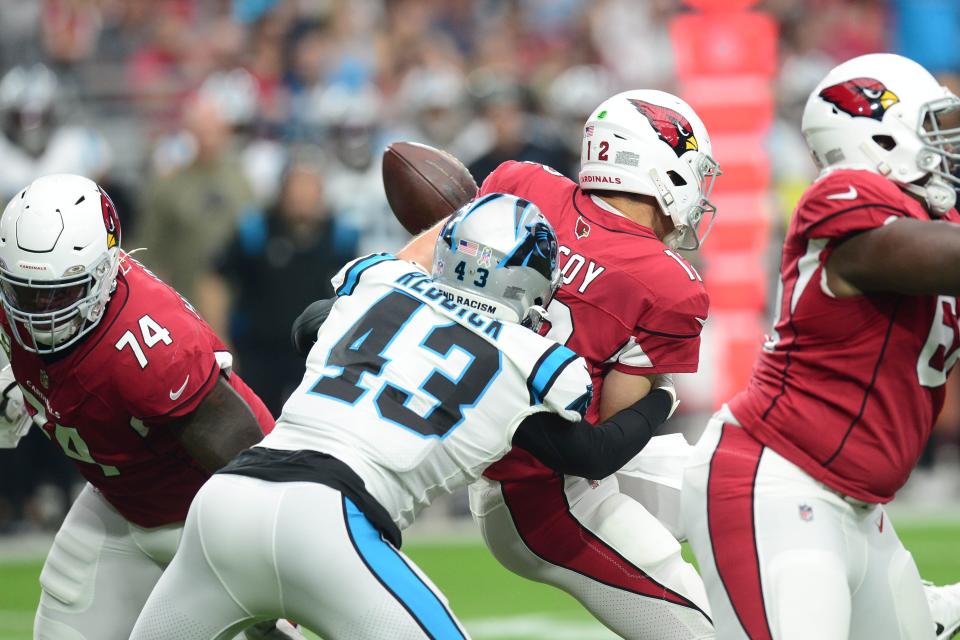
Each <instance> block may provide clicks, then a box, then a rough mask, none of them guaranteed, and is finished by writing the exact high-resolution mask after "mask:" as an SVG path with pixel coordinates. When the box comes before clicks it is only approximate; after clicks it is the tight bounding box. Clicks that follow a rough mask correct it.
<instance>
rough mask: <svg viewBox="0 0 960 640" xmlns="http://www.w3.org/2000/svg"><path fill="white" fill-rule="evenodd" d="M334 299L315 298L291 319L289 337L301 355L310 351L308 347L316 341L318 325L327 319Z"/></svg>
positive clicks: (304, 355)
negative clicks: (291, 326) (295, 317)
mask: <svg viewBox="0 0 960 640" xmlns="http://www.w3.org/2000/svg"><path fill="white" fill-rule="evenodd" d="M336 301H337V299H336V298H327V299H325V300H317V301H316V302H314V303H312V304H311V305H310V306H308V307H307V308H306V309H304V310H303V313H301V314H300V315H299V316H297V319H296V320H294V321H293V328H292V329H291V330H290V339H291V340H292V341H293V347H294V348H295V349H296V350H297V352H298V353H299V354H300V355H302V356H303V357H306V356H307V354H308V353H310V349H311V348H312V347H313V345H314V343H315V342H316V341H317V332H318V331H319V330H320V325H322V324H323V323H324V322H326V321H327V316H329V315H330V310H331V309H333V303H334V302H336Z"/></svg>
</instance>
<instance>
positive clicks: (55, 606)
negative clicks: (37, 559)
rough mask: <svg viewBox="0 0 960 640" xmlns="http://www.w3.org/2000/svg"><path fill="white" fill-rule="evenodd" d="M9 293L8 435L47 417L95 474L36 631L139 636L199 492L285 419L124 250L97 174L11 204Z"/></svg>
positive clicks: (84, 469) (82, 638) (1, 432)
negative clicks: (143, 613)
mask: <svg viewBox="0 0 960 640" xmlns="http://www.w3.org/2000/svg"><path fill="white" fill-rule="evenodd" d="M0 301H2V305H3V310H4V313H3V315H2V317H0V343H2V346H3V348H4V350H5V352H6V355H7V358H8V359H9V360H10V364H9V365H8V366H7V367H6V368H4V369H3V370H2V372H0V389H2V390H3V404H2V405H0V406H2V407H3V409H4V414H3V419H2V420H0V443H2V446H5V447H14V446H16V444H17V441H18V440H19V437H20V436H22V435H23V434H24V433H25V432H26V430H27V429H29V428H30V426H32V425H35V426H38V427H39V428H40V429H41V430H42V431H43V433H44V434H45V435H46V436H47V437H48V438H50V439H51V440H52V441H53V442H54V443H56V444H57V445H59V446H60V447H61V448H62V449H63V452H64V454H65V455H67V456H68V457H69V458H71V459H72V460H73V461H74V463H75V464H76V466H77V468H78V469H79V470H80V473H81V474H83V476H84V477H85V478H86V479H87V482H88V484H87V485H86V487H85V488H84V489H83V491H82V492H81V494H80V496H79V497H78V498H77V500H76V501H75V502H74V504H73V506H72V507H71V509H70V512H69V513H68V514H67V517H66V520H65V521H64V523H63V526H62V527H61V529H60V531H59V533H58V534H57V537H56V539H55V541H54V544H53V548H52V549H51V550H50V554H49V556H48V558H47V561H46V563H45V565H44V567H43V571H42V573H41V575H40V585H41V587H42V591H41V595H40V605H39V608H38V610H37V616H36V621H35V625H34V638H43V639H44V640H121V639H126V638H128V637H129V635H130V630H131V629H132V628H133V624H134V622H135V621H136V619H137V615H138V614H139V612H140V609H141V607H142V605H143V603H144V602H145V601H146V599H147V596H148V595H149V594H150V591H151V590H152V589H153V586H154V584H155V583H156V581H157V580H158V579H159V577H160V574H161V572H162V571H163V569H164V567H165V566H166V564H167V563H168V562H169V561H170V559H171V558H172V557H173V553H174V551H175V549H176V545H177V541H178V539H179V536H180V531H181V525H182V521H183V519H184V518H185V516H186V514H187V509H188V507H189V505H190V501H191V499H192V498H193V496H194V494H195V493H196V492H197V490H198V489H199V488H200V486H201V485H202V484H203V483H204V482H205V481H206V480H207V478H209V476H210V473H211V472H212V471H214V470H216V469H218V468H219V467H221V466H222V465H223V464H224V463H226V462H227V461H228V460H230V459H231V458H232V457H233V456H234V455H235V454H236V453H237V452H239V451H241V450H242V449H243V448H245V447H247V446H250V445H251V444H253V443H255V442H257V441H259V440H260V439H261V438H262V432H268V431H269V430H270V429H271V428H272V427H273V419H272V418H271V416H270V414H269V413H268V412H267V410H266V407H264V405H263V403H262V402H261V401H260V399H259V398H258V397H257V396H256V395H255V394H254V393H253V392H252V391H251V390H250V389H249V388H248V387H247V385H245V384H244V383H243V381H242V380H241V379H240V378H239V376H237V375H235V374H232V373H231V371H230V362H231V359H230V354H229V353H228V352H227V350H226V348H225V347H224V346H223V344H222V343H221V342H220V340H218V339H217V337H216V336H215V335H214V333H213V331H212V330H211V329H210V327H209V326H207V324H206V323H205V322H203V320H201V319H200V317H199V316H197V314H196V312H194V310H193V309H192V308H191V307H190V305H189V304H187V302H186V301H185V300H183V299H182V298H181V297H180V296H179V295H177V293H176V292H175V291H174V290H173V289H171V288H170V287H168V286H167V285H165V284H164V283H162V282H161V281H159V280H158V279H157V278H155V277H154V276H153V275H152V274H151V273H150V272H149V271H147V270H146V269H144V268H143V267H142V266H141V265H140V264H138V263H137V262H136V261H134V260H133V259H131V258H130V257H129V256H127V255H126V254H124V253H123V251H122V250H121V248H120V224H119V220H118V217H117V212H116V209H115V208H114V206H113V203H112V202H111V200H110V198H109V197H108V196H107V194H106V193H105V192H104V191H103V190H102V189H100V187H98V186H97V185H96V184H95V183H94V182H92V181H90V180H88V179H86V178H82V177H80V176H74V175H51V176H47V177H43V178H39V179H37V180H35V181H34V182H33V183H31V184H30V185H29V186H28V187H26V188H25V189H23V190H22V191H21V192H20V193H18V194H17V195H16V196H14V197H13V199H12V200H11V201H10V203H9V204H8V205H7V207H6V209H5V210H4V212H3V215H2V217H0ZM269 626H271V627H272V625H269ZM255 633H258V632H253V631H252V632H251V634H255ZM265 633H273V631H271V630H269V629H268V630H265ZM252 637H262V636H261V635H253V636H252ZM271 637H273V636H271Z"/></svg>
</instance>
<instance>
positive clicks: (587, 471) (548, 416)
mask: <svg viewBox="0 0 960 640" xmlns="http://www.w3.org/2000/svg"><path fill="white" fill-rule="evenodd" d="M672 406H673V399H672V398H671V397H670V394H669V393H667V392H666V391H663V390H662V389H654V390H653V391H651V392H650V393H648V394H647V395H646V396H645V397H644V398H643V399H641V400H639V401H637V402H635V403H634V404H632V405H631V406H629V407H627V408H626V409H624V410H622V411H620V412H619V413H617V414H616V415H615V416H613V417H612V418H610V419H609V420H607V421H606V422H603V423H601V424H598V425H593V424H591V423H589V422H587V421H586V420H581V421H580V422H570V421H569V420H564V419H563V418H562V417H560V416H559V415H557V414H556V413H550V412H546V411H542V412H540V413H535V414H533V415H531V416H527V417H526V418H525V419H524V420H523V422H521V423H520V426H519V427H518V428H517V430H516V432H515V433H514V434H513V445H514V446H516V447H521V448H523V449H526V450H527V451H529V452H530V453H532V454H533V455H534V456H536V458H537V459H538V460H540V462H542V463H544V464H545V465H547V466H548V467H550V468H551V469H554V470H555V471H559V472H561V473H564V474H567V475H571V476H580V477H581V478H588V479H592V480H599V479H600V478H606V477H607V476H609V475H612V474H613V473H615V472H616V471H618V470H619V469H620V468H621V467H622V466H623V465H625V464H626V463H627V462H628V461H629V460H630V459H631V458H633V456H635V455H637V453H639V451H640V450H641V449H643V447H644V446H645V445H646V444H647V442H648V441H649V440H650V438H652V437H653V436H654V435H655V434H656V431H657V428H658V427H659V426H660V425H661V424H662V423H663V421H664V420H666V419H667V416H668V415H669V413H670V408H671V407H672Z"/></svg>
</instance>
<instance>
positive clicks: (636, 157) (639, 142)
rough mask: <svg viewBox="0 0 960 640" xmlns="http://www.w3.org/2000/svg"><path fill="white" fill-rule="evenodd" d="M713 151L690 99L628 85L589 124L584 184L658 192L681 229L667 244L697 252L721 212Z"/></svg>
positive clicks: (582, 164)
mask: <svg viewBox="0 0 960 640" xmlns="http://www.w3.org/2000/svg"><path fill="white" fill-rule="evenodd" d="M710 154H711V146H710V136H709V134H707V130H706V128H705V127H704V126H703V122H701V120H700V117H699V116H697V114H696V112H694V110H693V109H692V108H690V105H688V104H687V103H686V102H684V101H683V100H681V99H680V98H678V97H676V96H674V95H671V94H669V93H665V92H663V91H653V90H634V91H624V92H623V93H618V94H617V95H615V96H613V97H612V98H608V99H607V100H605V101H604V102H603V103H602V104H601V105H600V106H599V107H597V108H596V109H594V111H593V113H592V114H591V115H590V117H589V118H588V119H587V122H586V124H585V125H584V129H583V145H582V147H581V150H580V187H581V188H582V189H584V190H591V189H597V190H601V189H602V190H605V191H623V192H626V193H638V194H642V195H647V196H654V197H655V198H656V199H657V202H658V203H659V204H660V209H661V210H662V211H663V213H664V214H665V215H668V216H670V219H671V220H673V224H674V227H675V229H674V231H672V232H671V233H670V234H669V235H668V236H667V237H666V238H663V241H664V243H666V244H667V245H669V246H671V247H673V248H676V249H685V250H690V251H693V250H696V249H697V248H699V247H700V245H701V244H702V243H703V241H704V240H705V239H706V237H707V234H708V233H709V232H710V228H711V227H712V226H713V220H714V216H715V215H716V212H717V208H716V207H715V206H714V205H713V203H711V202H710V192H711V191H712V190H713V181H714V179H715V178H716V177H717V176H718V175H720V166H719V165H718V164H717V162H716V161H715V160H714V159H713V158H712V157H711V155H710ZM705 215H706V216H707V217H708V218H709V220H708V222H707V224H706V227H705V228H704V229H703V231H702V232H701V231H700V226H701V221H702V220H703V218H704V216H705Z"/></svg>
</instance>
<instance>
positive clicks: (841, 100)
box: [820, 78, 900, 120]
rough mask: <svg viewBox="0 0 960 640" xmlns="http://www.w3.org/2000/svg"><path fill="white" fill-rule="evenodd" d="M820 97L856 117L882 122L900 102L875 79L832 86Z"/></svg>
mask: <svg viewBox="0 0 960 640" xmlns="http://www.w3.org/2000/svg"><path fill="white" fill-rule="evenodd" d="M820 97H821V98H823V99H824V100H826V101H827V102H829V103H830V104H832V105H833V106H834V107H836V108H837V109H839V110H840V111H843V112H844V113H848V114H850V115H851V116H854V117H862V118H873V119H874V120H882V119H883V114H885V113H886V112H887V109H889V108H890V107H892V106H893V105H895V104H897V103H898V102H900V98H898V97H897V95H896V94H895V93H893V92H892V91H890V90H889V89H887V87H886V85H884V84H883V83H882V82H880V81H879V80H875V79H873V78H853V79H852V80H847V81H846V82H841V83H840V84H834V85H830V86H829V87H826V88H825V89H823V90H822V91H821V92H820Z"/></svg>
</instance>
